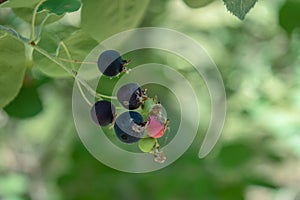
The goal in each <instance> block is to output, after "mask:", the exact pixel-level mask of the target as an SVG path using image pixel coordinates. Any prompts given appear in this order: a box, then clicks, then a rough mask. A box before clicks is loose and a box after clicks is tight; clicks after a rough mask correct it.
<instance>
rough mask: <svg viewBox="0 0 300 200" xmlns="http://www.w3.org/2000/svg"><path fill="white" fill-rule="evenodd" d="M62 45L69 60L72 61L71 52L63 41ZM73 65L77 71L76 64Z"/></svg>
mask: <svg viewBox="0 0 300 200" xmlns="http://www.w3.org/2000/svg"><path fill="white" fill-rule="evenodd" d="M60 45H61V46H62V47H63V48H64V50H65V52H66V54H67V56H68V58H69V59H71V60H72V56H71V54H70V51H69V49H68V47H67V46H66V45H65V43H64V42H63V41H61V42H60ZM71 65H72V69H73V70H75V67H74V64H73V63H71Z"/></svg>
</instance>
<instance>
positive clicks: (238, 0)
mask: <svg viewBox="0 0 300 200" xmlns="http://www.w3.org/2000/svg"><path fill="white" fill-rule="evenodd" d="M223 1H224V3H225V5H226V8H227V10H228V11H229V12H231V13H232V14H233V15H235V16H237V17H238V18H239V19H240V20H243V19H244V18H245V16H246V14H247V13H248V12H249V10H250V9H251V8H253V7H254V5H255V3H256V2H257V0H223Z"/></svg>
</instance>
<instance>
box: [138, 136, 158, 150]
mask: <svg viewBox="0 0 300 200" xmlns="http://www.w3.org/2000/svg"><path fill="white" fill-rule="evenodd" d="M155 143H156V139H155V138H151V137H147V138H142V139H140V140H139V142H138V146H139V148H140V150H141V151H142V152H150V151H151V150H152V149H153V147H154V145H155Z"/></svg>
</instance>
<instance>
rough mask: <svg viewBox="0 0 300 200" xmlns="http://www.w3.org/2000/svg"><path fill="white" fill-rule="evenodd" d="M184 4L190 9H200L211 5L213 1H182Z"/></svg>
mask: <svg viewBox="0 0 300 200" xmlns="http://www.w3.org/2000/svg"><path fill="white" fill-rule="evenodd" d="M183 1H184V3H185V4H186V5H187V6H189V7H191V8H200V7H204V6H207V5H208V4H210V3H212V2H213V1H214V0H183Z"/></svg>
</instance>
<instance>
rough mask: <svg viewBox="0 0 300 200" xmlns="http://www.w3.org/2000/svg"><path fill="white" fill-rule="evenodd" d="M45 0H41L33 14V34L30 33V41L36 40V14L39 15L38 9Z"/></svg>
mask: <svg viewBox="0 0 300 200" xmlns="http://www.w3.org/2000/svg"><path fill="white" fill-rule="evenodd" d="M44 1H45V0H41V1H40V2H39V3H38V4H37V5H36V6H35V7H34V10H33V15H32V20H31V35H30V41H33V40H35V19H36V15H37V11H38V9H39V7H40V5H42V3H43V2H44Z"/></svg>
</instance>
